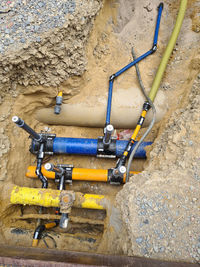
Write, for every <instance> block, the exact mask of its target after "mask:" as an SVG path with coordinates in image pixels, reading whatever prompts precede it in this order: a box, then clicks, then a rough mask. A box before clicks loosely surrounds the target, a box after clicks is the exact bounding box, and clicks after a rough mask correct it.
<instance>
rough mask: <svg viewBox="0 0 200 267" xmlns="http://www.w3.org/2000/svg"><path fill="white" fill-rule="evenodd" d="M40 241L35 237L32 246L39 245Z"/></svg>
mask: <svg viewBox="0 0 200 267" xmlns="http://www.w3.org/2000/svg"><path fill="white" fill-rule="evenodd" d="M38 242H39V240H38V239H33V241H32V247H37V246H38Z"/></svg>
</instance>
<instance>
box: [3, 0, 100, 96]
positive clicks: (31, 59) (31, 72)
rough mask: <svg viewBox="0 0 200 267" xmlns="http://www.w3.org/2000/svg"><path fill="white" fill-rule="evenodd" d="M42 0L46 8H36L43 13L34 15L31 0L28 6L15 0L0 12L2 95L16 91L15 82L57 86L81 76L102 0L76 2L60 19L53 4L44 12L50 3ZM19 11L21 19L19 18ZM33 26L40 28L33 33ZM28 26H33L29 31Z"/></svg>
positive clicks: (16, 83) (34, 5) (25, 84)
mask: <svg viewBox="0 0 200 267" xmlns="http://www.w3.org/2000/svg"><path fill="white" fill-rule="evenodd" d="M17 2H18V1H17ZM21 2H22V1H21ZM40 3H41V2H40ZM42 3H43V4H45V8H43V7H39V11H40V12H41V13H42V15H37V14H40V12H38V10H36V15H35V13H34V12H33V11H34V10H35V9H36V6H37V5H36V4H33V3H32V2H28V3H27V6H26V4H23V3H21V4H17V3H16V5H14V6H13V8H12V7H10V12H8V13H5V14H1V15H0V16H1V17H2V20H1V24H0V30H1V31H3V33H4V35H3V38H2V40H1V42H2V47H4V50H2V51H3V52H2V53H0V80H1V84H0V91H1V95H2V94H3V92H6V91H9V90H11V89H12V90H15V89H16V86H17V85H18V84H21V85H24V86H27V85H43V86H50V85H53V86H57V85H59V84H60V83H61V82H62V81H64V80H66V79H67V78H68V77H69V76H72V75H81V74H83V72H84V70H85V67H86V63H87V60H86V57H85V44H86V42H87V40H88V37H89V33H90V31H91V29H92V25H93V20H94V18H95V16H96V15H97V13H98V11H99V10H100V8H101V5H102V1H101V0H100V1H98V0H96V1H92V2H91V3H90V4H88V3H87V1H86V2H84V1H75V2H74V5H73V8H71V9H70V8H69V7H68V9H70V10H71V11H70V12H67V13H66V14H64V13H63V14H60V15H59V16H60V17H61V18H62V21H61V18H60V19H59V18H57V17H58V16H56V14H57V12H56V8H55V7H53V6H52V7H51V10H49V13H48V12H47V10H46V9H47V8H48V6H51V5H50V2H49V1H43V2H42ZM32 5H33V6H32ZM33 7H34V8H33ZM57 8H58V9H59V5H58V6H57ZM60 8H61V7H60ZM62 8H63V7H62ZM30 10H31V12H32V13H31V14H29V13H30ZM52 10H53V11H52ZM23 11H24V13H23ZM68 11H69V10H68ZM44 12H47V13H48V16H47V15H46V16H45V13H44ZM52 12H54V13H52ZM63 12H64V9H63ZM19 13H21V17H22V18H21V17H20V18H18V14H19ZM26 13H28V15H27V14H26ZM51 13H52V14H51ZM25 16H26V18H25ZM44 17H45V20H44ZM42 18H43V20H44V21H43V20H41V19H42ZM56 18H57V19H56ZM18 19H19V20H20V22H19V21H18ZM2 21H3V23H2ZM27 21H28V22H27ZM52 22H53V24H52ZM61 22H62V23H61ZM5 23H6V25H5ZM60 23H61V25H60ZM9 25H10V26H9ZM38 25H39V26H38ZM41 25H42V26H41ZM35 26H38V27H39V28H38V29H37V31H36V33H35ZM6 27H7V28H6ZM13 27H17V29H15V30H14V28H13ZM28 27H29V28H30V27H33V28H34V29H33V30H31V29H32V28H31V29H30V30H29V29H28ZM5 28H6V30H5ZM17 32H19V34H17ZM45 32H46V33H45ZM12 38H13V42H14V39H16V40H15V42H14V43H10V40H11V39H12ZM38 38H39V39H38ZM6 40H9V43H8V44H9V45H7V46H5V45H4V46H3V44H5V42H6ZM21 40H24V41H23V42H22V41H21ZM5 48H6V50H5ZM2 49H3V48H2Z"/></svg>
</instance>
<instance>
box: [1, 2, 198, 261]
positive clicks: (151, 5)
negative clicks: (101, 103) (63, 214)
mask: <svg viewBox="0 0 200 267" xmlns="http://www.w3.org/2000/svg"><path fill="white" fill-rule="evenodd" d="M75 2H76V8H75V10H73V12H72V13H70V14H66V16H65V21H64V22H63V25H62V26H60V27H56V28H54V29H53V30H51V31H48V32H45V33H41V34H40V38H41V41H40V42H37V41H30V42H27V43H26V44H25V45H24V44H19V45H17V46H16V47H14V46H12V45H11V46H9V47H8V49H7V50H6V51H4V52H3V53H1V54H0V78H1V79H0V80H1V83H0V95H1V104H0V122H1V126H0V148H1V150H0V160H1V163H0V164H1V165H0V180H1V181H0V183H1V185H3V184H5V183H9V182H12V183H14V184H17V185H20V186H22V185H25V186H30V187H35V186H37V187H40V182H39V181H36V180H34V181H32V180H30V179H27V178H26V177H25V172H26V168H27V166H28V165H32V164H33V163H35V157H34V156H33V155H31V154H30V153H29V151H28V147H29V144H30V140H29V139H28V138H27V134H26V133H24V132H23V131H22V130H21V129H19V128H17V127H16V126H15V125H13V124H12V123H11V118H12V116H13V115H18V116H19V117H22V118H23V119H24V120H25V121H26V122H27V123H28V124H30V126H31V127H33V128H34V129H36V131H38V132H39V131H41V130H43V131H47V132H48V131H49V132H50V131H51V132H55V133H56V134H57V136H70V137H86V138H87V137H91V138H93V137H94V138H96V137H97V136H99V135H102V129H90V128H80V127H73V126H72V127H62V126H48V125H44V124H42V123H39V122H38V121H37V120H36V119H35V117H34V114H35V111H36V110H38V109H39V108H43V107H50V106H53V105H54V104H55V97H56V95H57V93H58V91H59V90H62V91H63V93H64V103H77V102H84V101H87V99H88V97H89V96H90V101H94V102H95V101H98V99H99V97H101V98H105V99H106V95H107V90H108V78H109V76H110V75H111V74H112V73H114V72H116V71H117V70H118V69H120V68H121V67H123V66H125V65H126V64H127V63H128V62H130V61H131V60H132V58H131V47H132V46H134V48H135V50H136V53H137V54H138V55H140V54H142V53H144V52H146V51H147V50H148V49H149V48H150V47H151V45H152V39H153V31H154V26H155V20H156V14H157V9H156V8H157V6H158V4H159V1H157V0H156V1H153V2H151V1H147V0H143V1H139V0H135V1H129V0H126V1H121V0H119V1H114V0H107V1H75ZM177 11H178V3H177V1H168V0H166V1H164V11H163V15H162V20H161V28H160V33H159V41H158V51H157V52H156V53H155V54H154V55H153V56H151V57H148V58H147V59H146V60H145V61H142V62H141V63H140V69H141V72H142V77H143V81H144V84H145V87H146V88H147V90H149V89H150V87H151V84H152V81H153V78H154V75H155V73H156V70H157V67H158V65H159V62H160V59H161V57H162V53H163V51H164V49H165V46H166V43H167V41H168V40H169V37H170V33H171V31H172V29H173V25H174V22H175V18H176V14H177ZM199 11H200V6H199V3H198V1H188V9H187V12H186V16H185V20H184V22H183V27H182V29H181V33H180V36H179V38H178V41H177V44H176V47H175V49H174V52H173V55H172V56H171V58H170V61H169V65H168V67H167V70H166V73H165V76H164V79H163V81H162V84H161V87H160V91H161V92H162V94H164V95H165V97H166V106H167V110H168V111H167V112H166V115H165V117H164V118H163V120H162V122H160V123H158V124H157V125H156V126H155V127H154V129H153V130H152V133H151V135H150V138H151V140H154V145H153V146H152V147H151V148H148V153H147V154H148V157H147V162H146V163H145V171H144V172H143V173H142V174H139V175H137V176H133V177H131V178H130V181H129V183H127V184H126V185H125V186H123V188H122V190H120V191H119V189H121V187H120V188H116V187H115V188H112V189H111V188H110V187H109V186H108V185H105V186H103V187H102V186H100V185H98V184H94V185H92V186H91V185H90V184H88V183H85V184H81V185H78V189H79V190H80V191H82V192H87V191H88V190H90V191H92V192H93V193H102V194H106V193H107V194H112V195H116V194H117V192H118V191H119V193H118V194H117V197H116V207H118V208H119V209H120V211H121V226H120V227H121V228H120V230H119V232H120V235H118V234H115V235H114V234H113V235H111V234H110V232H108V231H107V232H105V233H104V239H103V240H102V242H101V244H100V246H99V248H98V249H97V251H98V252H107V253H113V254H114V253H124V254H128V255H138V256H146V257H152V258H160V259H167V260H186V261H191V262H198V261H199V259H200V236H199V233H200V226H199V225H200V217H199V204H200V202H199V182H200V180H199V176H200V169H199V167H198V166H199V158H200V150H199V137H198V128H199V88H200V76H199V75H198V74H199V70H200V47H199V41H200V36H199V29H200V22H199ZM9 15H10V13H8V14H1V16H4V19H5V20H6V21H7V20H8V21H9V17H8V16H9ZM6 16H7V17H6ZM130 87H134V88H138V87H139V86H138V83H137V79H136V75H135V70H134V69H131V70H129V71H127V73H126V74H124V75H122V76H121V77H119V78H118V79H117V80H116V82H115V90H116V91H117V90H118V89H125V90H126V89H129V88H130ZM61 161H63V162H64V161H65V162H66V161H67V162H69V163H73V164H74V165H76V167H86V166H87V167H90V168H110V167H111V166H113V164H114V161H111V160H99V159H96V158H89V157H84V158H83V157H75V156H68V157H64V156H55V157H53V162H54V163H60V162H61ZM133 166H134V168H135V169H137V170H142V169H143V162H142V163H141V162H136V163H135V165H133ZM53 186H54V185H52V184H50V187H53ZM4 204H5V203H4ZM4 204H3V203H1V208H2V210H3V208H4V207H3V205H4ZM15 212H18V208H16V209H11V210H9V211H7V212H6V213H5V214H2V216H1V237H2V240H4V241H5V242H6V243H9V244H20V245H25V243H23V242H22V243H20V242H19V240H18V241H17V240H14V239H13V238H11V236H10V235H9V233H8V232H9V231H8V229H9V227H11V226H12V220H11V219H12V216H13V214H15ZM20 225H21V226H27V225H26V223H25V224H24V223H21V224H19V225H18V226H20ZM30 227H32V228H33V229H34V225H31V226H29V228H30ZM122 233H123V234H122ZM108 237H109V238H108ZM23 241H24V242H25V240H23ZM77 249H78V245H77ZM88 249H91V248H88Z"/></svg>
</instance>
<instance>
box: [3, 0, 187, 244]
mask: <svg viewBox="0 0 200 267" xmlns="http://www.w3.org/2000/svg"><path fill="white" fill-rule="evenodd" d="M186 6H187V0H182V1H181V3H180V8H179V13H178V16H177V20H176V24H175V27H174V30H173V32H172V35H171V38H170V41H169V43H168V45H167V48H166V50H165V52H164V55H163V58H162V60H161V63H160V65H159V68H158V71H157V73H156V76H155V79H154V81H153V84H152V87H151V90H150V93H149V95H148V96H147V95H146V93H145V92H144V90H143V89H144V87H143V86H142V83H141V77H140V74H139V69H138V68H136V70H137V76H138V79H139V82H140V86H141V88H142V90H143V93H144V95H145V98H146V101H145V102H144V104H143V108H142V112H141V116H140V118H139V120H138V123H137V126H136V128H135V130H134V132H133V134H132V136H131V138H130V140H129V141H123V140H116V138H114V137H113V136H112V134H113V131H114V127H113V125H112V124H111V120H110V118H111V104H112V91H113V83H114V80H115V78H117V77H118V76H119V75H121V74H122V73H123V72H125V71H126V70H127V69H129V68H130V67H132V66H134V65H135V66H136V67H137V65H136V64H138V62H139V61H141V60H142V59H144V58H146V57H147V56H149V55H151V54H153V53H154V52H155V51H156V49H157V39H158V31H159V26H160V19H161V14H162V10H163V4H162V3H161V4H160V5H159V6H158V16H157V23H156V29H155V34H154V41H153V47H152V48H151V49H150V50H149V51H148V52H146V53H145V54H143V55H142V56H140V57H139V58H137V59H135V56H134V55H133V56H134V60H133V61H132V62H131V63H129V64H128V65H127V66H125V67H124V68H122V69H121V70H120V71H118V72H116V73H115V74H113V75H111V76H110V79H109V92H108V102H107V113H106V122H105V127H104V131H103V132H104V135H103V136H102V137H99V138H98V139H84V138H82V139H79V138H62V137H60V138H59V137H56V135H55V134H46V133H36V132H35V131H34V130H33V129H31V128H30V127H29V126H28V125H27V124H26V123H25V122H24V121H23V120H22V119H20V118H18V117H17V116H14V117H13V122H15V123H16V124H17V125H18V126H19V127H21V128H23V129H24V130H25V131H26V132H28V133H29V134H30V136H31V138H32V144H31V148H30V151H31V152H32V153H33V154H35V155H36V156H37V165H36V166H31V167H29V169H28V172H27V174H28V176H31V177H35V176H37V177H38V178H39V179H40V180H41V182H42V189H36V188H21V187H18V186H13V187H12V186H11V187H10V188H9V189H8V190H7V194H6V195H7V196H8V197H9V201H8V202H9V203H10V204H21V205H39V206H41V207H55V208H56V212H57V213H58V214H61V218H63V220H61V219H60V221H59V224H60V226H62V225H63V226H64V227H67V223H68V214H69V213H70V211H71V208H72V206H73V207H78V208H89V209H106V210H107V209H109V208H110V207H111V206H112V205H111V203H110V197H108V196H104V195H93V194H82V193H79V192H76V193H75V192H73V191H69V190H65V183H68V182H72V181H73V180H86V179H88V180H92V179H93V180H101V181H105V182H111V183H123V182H128V178H129V174H130V163H131V161H132V158H133V156H135V157H136V156H137V155H138V153H139V154H140V153H142V157H144V156H145V152H144V146H145V145H147V144H146V143H144V142H143V141H144V138H145V137H146V136H147V134H148V133H149V131H150V130H151V128H152V126H153V123H154V121H155V116H154V119H153V121H152V123H151V124H150V126H149V128H148V129H147V131H146V133H145V134H144V135H143V136H142V138H141V139H140V140H139V142H138V143H137V142H136V139H137V136H138V133H139V131H140V129H141V127H142V126H143V125H144V121H145V118H146V114H147V112H148V111H149V110H150V109H152V110H154V111H155V109H154V105H153V102H154V99H155V97H156V94H157V91H158V88H159V85H160V82H161V79H162V77H163V74H164V71H165V69H166V66H167V62H168V60H169V57H170V55H171V53H172V51H173V48H174V45H175V43H176V40H177V37H178V34H179V31H180V28H181V25H182V21H183V18H184V14H185V10H186ZM60 97H62V95H61V94H60ZM61 100H62V99H57V107H56V108H55V113H56V112H57V113H62V110H61V105H62V101H61ZM154 115H155V112H154ZM67 143H68V145H66V144H67ZM72 143H74V144H73V145H72ZM141 144H143V145H144V146H143V148H142V146H141ZM148 145H149V144H148ZM81 146H82V147H81ZM63 147H64V148H63ZM80 147H81V150H80ZM70 149H72V150H73V151H72V150H70ZM77 151H78V152H77ZM81 151H83V152H81ZM72 152H73V153H74V154H84V155H88V154H89V155H97V156H100V157H116V156H117V157H119V159H118V160H117V163H116V166H115V167H114V168H111V169H108V170H92V169H81V168H74V167H73V166H70V165H64V164H58V165H56V166H54V165H53V164H50V163H48V164H47V165H45V168H44V167H43V165H42V164H43V159H44V156H45V154H49V155H53V154H54V153H58V154H59V153H65V154H68V153H70V154H73V153H72ZM127 159H128V166H127V169H126V161H127ZM34 172H35V173H34ZM47 172H48V173H47ZM33 173H34V174H33ZM125 176H126V177H125ZM47 178H52V179H55V181H57V182H58V183H59V186H58V189H59V190H52V189H48V181H47ZM62 214H63V216H62ZM57 225H58V220H55V221H54V222H52V223H51V226H52V227H55V226H57ZM51 226H50V225H44V226H42V227H40V228H36V231H35V233H34V238H33V239H36V240H37V239H38V237H39V236H40V234H41V231H43V230H45V229H48V227H51ZM33 243H34V244H36V243H37V242H33ZM34 244H33V245H34Z"/></svg>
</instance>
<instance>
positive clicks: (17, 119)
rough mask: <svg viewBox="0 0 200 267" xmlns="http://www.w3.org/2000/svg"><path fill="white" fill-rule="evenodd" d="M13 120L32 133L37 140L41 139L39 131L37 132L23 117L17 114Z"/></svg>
mask: <svg viewBox="0 0 200 267" xmlns="http://www.w3.org/2000/svg"><path fill="white" fill-rule="evenodd" d="M12 121H13V122H14V123H16V124H17V126H19V127H20V128H22V129H24V130H25V131H26V132H27V133H29V134H30V135H31V137H32V138H33V139H34V140H36V141H39V142H40V141H41V140H42V137H41V135H39V134H38V133H36V132H35V131H34V130H33V129H32V128H31V127H29V126H28V125H27V124H26V123H25V122H24V121H23V120H22V119H20V118H19V117H17V116H13V117H12Z"/></svg>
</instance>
